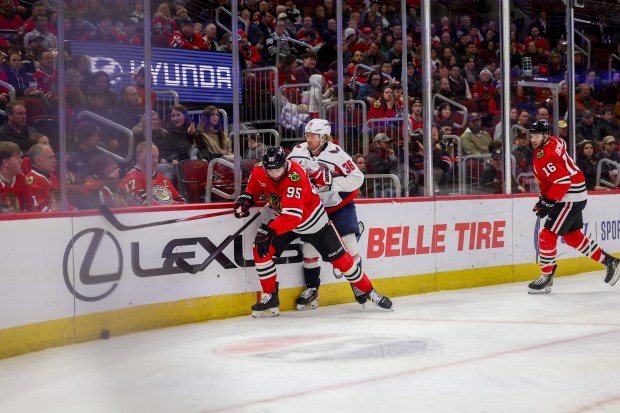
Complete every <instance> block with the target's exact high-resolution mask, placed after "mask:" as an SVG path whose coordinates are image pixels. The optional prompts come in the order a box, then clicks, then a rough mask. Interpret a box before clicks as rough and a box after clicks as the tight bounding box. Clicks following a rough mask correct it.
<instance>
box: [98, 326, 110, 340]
mask: <svg viewBox="0 0 620 413" xmlns="http://www.w3.org/2000/svg"><path fill="white" fill-rule="evenodd" d="M100 336H101V339H102V340H107V339H109V338H110V330H108V329H107V328H104V329H103V330H101V335H100Z"/></svg>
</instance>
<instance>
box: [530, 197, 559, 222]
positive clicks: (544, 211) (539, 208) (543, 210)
mask: <svg viewBox="0 0 620 413" xmlns="http://www.w3.org/2000/svg"><path fill="white" fill-rule="evenodd" d="M555 202H556V201H554V200H552V199H546V198H540V199H539V200H538V202H537V203H536V205H535V206H534V209H533V211H534V212H535V213H536V215H537V216H539V217H541V218H544V217H546V216H547V215H549V214H550V213H551V210H552V209H553V207H554V206H555Z"/></svg>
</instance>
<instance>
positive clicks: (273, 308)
mask: <svg viewBox="0 0 620 413" xmlns="http://www.w3.org/2000/svg"><path fill="white" fill-rule="evenodd" d="M279 306H280V299H279V298H278V287H276V290H275V291H274V292H273V293H271V294H265V293H263V298H262V299H261V300H260V301H259V302H257V303H256V304H254V305H253V306H252V317H254V318H261V317H277V316H279V315H280V309H279V308H278V307H279Z"/></svg>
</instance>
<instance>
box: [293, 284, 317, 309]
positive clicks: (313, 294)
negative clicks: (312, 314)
mask: <svg viewBox="0 0 620 413" xmlns="http://www.w3.org/2000/svg"><path fill="white" fill-rule="evenodd" d="M295 304H297V310H298V311H304V310H314V309H315V308H317V307H318V306H319V291H318V289H316V288H308V289H306V290H305V291H304V292H303V293H301V295H300V296H299V297H297V300H295Z"/></svg>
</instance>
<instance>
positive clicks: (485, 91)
mask: <svg viewBox="0 0 620 413" xmlns="http://www.w3.org/2000/svg"><path fill="white" fill-rule="evenodd" d="M471 94H472V96H473V98H474V101H476V102H478V106H479V107H480V108H484V111H487V110H488V107H489V100H491V99H493V97H494V96H495V85H494V84H493V82H492V81H491V72H490V71H489V70H488V69H482V71H481V72H480V77H479V79H478V80H477V81H476V83H474V85H473V86H472V88H471ZM481 110H482V109H481Z"/></svg>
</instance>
